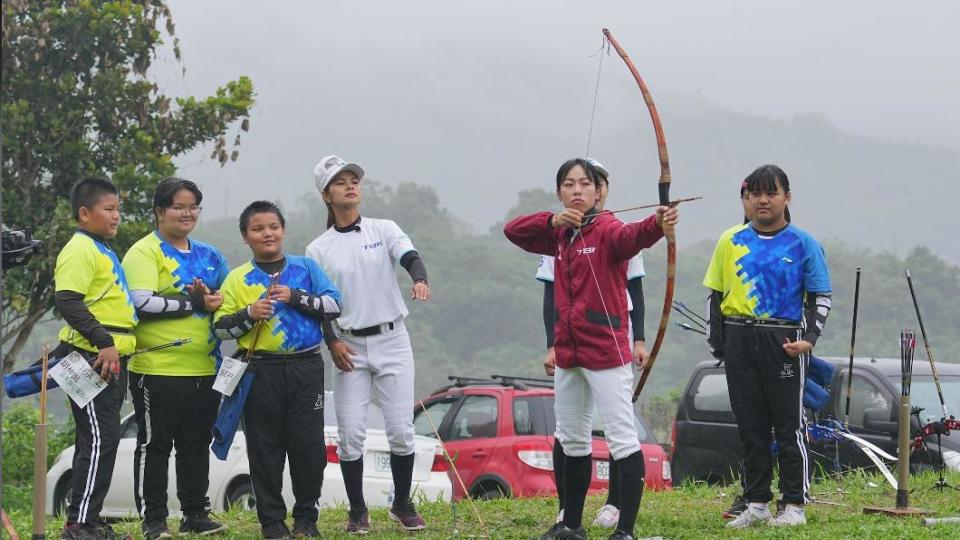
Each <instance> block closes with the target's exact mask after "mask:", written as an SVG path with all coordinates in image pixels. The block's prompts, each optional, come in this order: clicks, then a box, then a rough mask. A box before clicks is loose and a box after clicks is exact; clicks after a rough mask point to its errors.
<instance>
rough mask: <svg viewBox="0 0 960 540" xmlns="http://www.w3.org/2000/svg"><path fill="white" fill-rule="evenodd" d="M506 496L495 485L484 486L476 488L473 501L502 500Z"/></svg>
mask: <svg viewBox="0 0 960 540" xmlns="http://www.w3.org/2000/svg"><path fill="white" fill-rule="evenodd" d="M506 497H507V495H506V493H505V492H504V490H503V488H502V487H500V486H499V485H497V484H486V485H481V486H478V487H477V488H476V489H475V490H474V496H473V498H474V499H477V500H481V501H491V500H493V499H504V498H506Z"/></svg>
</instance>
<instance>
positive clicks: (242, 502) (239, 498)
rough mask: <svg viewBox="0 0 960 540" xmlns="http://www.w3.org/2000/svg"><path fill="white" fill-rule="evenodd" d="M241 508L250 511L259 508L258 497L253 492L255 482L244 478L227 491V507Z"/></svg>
mask: <svg viewBox="0 0 960 540" xmlns="http://www.w3.org/2000/svg"><path fill="white" fill-rule="evenodd" d="M232 508H239V509H241V510H245V511H248V512H252V511H254V510H256V509H257V497H256V495H254V494H253V484H251V483H250V481H249V480H244V481H242V482H240V483H238V484H237V485H235V486H233V487H232V488H230V491H229V492H227V509H232Z"/></svg>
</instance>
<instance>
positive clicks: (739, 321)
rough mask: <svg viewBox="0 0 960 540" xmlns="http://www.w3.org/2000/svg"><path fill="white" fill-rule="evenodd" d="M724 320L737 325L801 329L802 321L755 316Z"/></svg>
mask: <svg viewBox="0 0 960 540" xmlns="http://www.w3.org/2000/svg"><path fill="white" fill-rule="evenodd" d="M723 322H725V323H729V324H733V325H737V326H758V327H767V328H787V329H795V330H799V329H800V328H802V327H801V326H800V321H791V320H787V319H755V318H753V317H724V318H723Z"/></svg>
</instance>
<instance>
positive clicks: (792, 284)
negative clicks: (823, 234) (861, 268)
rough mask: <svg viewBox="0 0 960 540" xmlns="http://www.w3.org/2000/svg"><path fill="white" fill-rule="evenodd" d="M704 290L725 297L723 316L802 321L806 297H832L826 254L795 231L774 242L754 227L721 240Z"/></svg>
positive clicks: (727, 234) (790, 227)
mask: <svg viewBox="0 0 960 540" xmlns="http://www.w3.org/2000/svg"><path fill="white" fill-rule="evenodd" d="M703 284H704V285H705V286H707V287H709V288H711V289H713V290H715V291H720V292H721V293H723V302H722V303H721V304H720V311H721V312H722V314H723V315H725V316H737V317H755V318H764V319H766V318H773V319H786V320H791V321H799V320H801V319H802V318H803V300H804V294H805V293H817V292H821V293H825V292H830V290H831V288H830V273H829V271H828V270H827V261H826V258H825V257H824V254H823V248H822V247H821V246H820V244H819V243H817V241H816V240H815V239H814V238H813V237H812V236H810V235H809V234H808V233H806V232H804V231H803V230H801V229H799V228H798V227H795V226H793V225H787V227H786V228H785V229H783V230H782V231H780V232H779V233H777V234H775V235H773V236H766V235H761V234H758V233H757V231H756V229H754V228H753V227H752V226H750V224H744V225H737V226H736V227H733V228H731V229H728V230H726V231H725V232H724V233H723V234H722V235H720V240H719V241H718V242H717V247H716V249H715V250H714V252H713V259H711V260H710V266H709V267H708V268H707V274H706V276H705V277H704V278H703Z"/></svg>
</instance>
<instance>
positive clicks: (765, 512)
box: [727, 503, 773, 529]
mask: <svg viewBox="0 0 960 540" xmlns="http://www.w3.org/2000/svg"><path fill="white" fill-rule="evenodd" d="M755 505H756V506H755ZM771 519H773V515H772V514H770V509H769V508H767V505H765V504H762V503H761V504H757V503H750V504H748V505H747V509H746V510H744V511H743V512H740V515H739V516H737V518H736V519H734V520H733V521H730V522H728V523H727V528H730V529H746V528H747V527H750V526H751V525H756V524H757V523H764V522H767V521H770V520H771Z"/></svg>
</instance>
